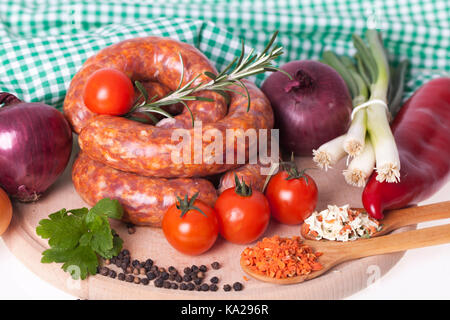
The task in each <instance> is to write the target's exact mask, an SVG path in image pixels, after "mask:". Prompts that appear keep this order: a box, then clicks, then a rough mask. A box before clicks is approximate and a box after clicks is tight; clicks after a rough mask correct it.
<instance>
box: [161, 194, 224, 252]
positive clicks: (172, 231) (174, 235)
mask: <svg viewBox="0 0 450 320" xmlns="http://www.w3.org/2000/svg"><path fill="white" fill-rule="evenodd" d="M195 198H196V196H194V197H192V199H194V200H193V201H192V199H191V200H190V201H187V198H185V200H182V201H181V202H182V204H181V208H180V209H179V208H177V204H174V205H172V206H171V207H169V209H168V210H167V212H166V214H165V215H164V218H163V220H162V229H163V232H164V235H165V237H166V239H167V241H168V242H169V243H170V244H171V245H172V247H174V248H175V249H177V250H178V251H180V252H182V253H185V254H189V255H199V254H202V253H204V252H206V251H207V250H209V249H210V248H211V247H212V246H213V244H214V243H215V242H216V239H217V237H218V235H219V226H218V223H217V216H216V212H215V211H214V209H213V208H211V207H210V206H208V205H207V204H205V203H204V202H203V201H201V200H196V199H195ZM184 201H185V203H183V202H184ZM178 205H179V203H178ZM198 209H199V210H200V211H201V212H200V211H199V210H198Z"/></svg>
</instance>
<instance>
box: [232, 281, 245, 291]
mask: <svg viewBox="0 0 450 320" xmlns="http://www.w3.org/2000/svg"><path fill="white" fill-rule="evenodd" d="M242 288H243V286H242V283H240V282H235V283H233V289H234V290H235V291H241V290H242Z"/></svg>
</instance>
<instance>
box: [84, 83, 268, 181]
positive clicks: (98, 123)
mask: <svg viewBox="0 0 450 320" xmlns="http://www.w3.org/2000/svg"><path fill="white" fill-rule="evenodd" d="M245 84H246V86H247V88H248V91H249V93H250V97H251V105H250V110H249V111H248V112H247V98H246V97H245V96H242V95H241V94H244V93H245V91H244V89H242V88H241V87H237V86H236V87H233V89H234V90H236V91H238V92H240V93H241V94H238V93H234V92H232V93H231V94H230V96H231V102H230V107H229V111H228V114H227V115H226V116H225V117H224V118H223V119H221V120H219V121H217V122H213V123H207V124H204V125H203V126H202V130H201V137H203V141H202V143H201V144H202V146H201V149H200V150H199V148H196V145H195V144H194V143H195V140H196V139H195V136H194V131H195V130H194V129H192V128H191V129H189V130H188V129H186V130H185V132H187V133H188V137H190V140H191V148H190V149H191V156H190V163H187V162H186V161H181V159H180V161H172V152H173V151H176V150H177V145H178V144H179V143H180V142H179V141H181V140H175V141H173V140H172V134H173V133H174V129H173V128H159V127H155V126H151V125H146V124H141V123H136V122H134V121H130V120H128V119H125V118H121V117H113V116H107V115H101V116H97V117H95V118H93V119H92V121H90V122H89V124H88V125H87V126H86V127H85V128H84V129H83V131H82V132H81V134H80V136H79V143H80V147H81V149H83V151H85V152H86V153H87V154H88V155H89V157H91V158H92V159H94V160H97V161H100V162H102V163H104V164H106V165H109V166H111V167H113V168H116V169H118V170H122V171H127V172H133V173H137V174H140V175H144V176H153V177H164V178H174V177H177V178H178V177H198V176H207V175H212V174H216V173H220V172H224V171H227V170H229V169H232V168H236V167H239V166H240V165H242V164H244V163H240V164H238V163H236V159H237V156H236V154H237V152H238V150H244V151H245V153H246V154H247V156H248V152H249V150H253V149H254V148H256V147H257V143H258V142H257V140H255V139H253V141H252V140H251V139H245V138H243V139H230V140H229V141H228V142H229V143H228V145H227V141H226V140H227V139H226V135H227V132H228V133H230V132H234V133H235V134H236V135H241V136H242V135H243V134H244V133H245V132H246V131H247V129H254V130H255V131H254V132H255V134H256V136H258V129H271V128H272V127H273V113H272V109H271V106H270V103H269V101H268V100H267V98H266V97H265V96H264V94H263V93H262V92H261V91H260V90H259V89H258V88H257V87H256V86H255V85H254V84H253V83H251V82H248V81H246V82H245ZM244 95H245V94H244ZM214 133H217V134H218V135H220V136H221V137H223V142H219V145H220V149H221V150H219V151H220V152H222V154H221V155H220V154H219V158H220V159H217V158H214V160H215V161H210V162H214V163H208V161H204V160H205V158H206V159H207V160H208V159H209V158H208V157H207V154H206V152H205V150H206V149H207V147H208V146H210V145H211V144H212V142H211V141H207V139H206V138H205V136H207V135H208V134H214ZM199 144H200V143H199ZM227 150H232V151H234V154H235V156H234V158H235V161H233V162H232V163H226V151H227ZM194 151H197V152H196V153H197V155H198V154H200V155H201V156H202V155H203V159H200V160H201V161H199V162H200V163H199V162H197V163H195V159H196V156H195V153H194ZM221 156H223V157H221Z"/></svg>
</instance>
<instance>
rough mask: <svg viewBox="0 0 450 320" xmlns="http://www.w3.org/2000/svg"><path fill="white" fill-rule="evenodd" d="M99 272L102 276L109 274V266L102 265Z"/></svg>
mask: <svg viewBox="0 0 450 320" xmlns="http://www.w3.org/2000/svg"><path fill="white" fill-rule="evenodd" d="M99 273H100V274H101V275H102V276H107V275H108V273H109V268H107V267H101V268H100V270H99Z"/></svg>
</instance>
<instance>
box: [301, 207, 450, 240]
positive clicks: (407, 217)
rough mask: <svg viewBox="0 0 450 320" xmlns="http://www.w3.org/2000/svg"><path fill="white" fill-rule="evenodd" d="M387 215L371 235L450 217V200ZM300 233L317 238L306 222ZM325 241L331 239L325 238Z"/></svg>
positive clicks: (310, 237)
mask: <svg viewBox="0 0 450 320" xmlns="http://www.w3.org/2000/svg"><path fill="white" fill-rule="evenodd" d="M353 210H357V211H361V212H363V211H364V209H360V208H357V209H353ZM385 216H386V217H385V218H384V219H382V220H380V222H381V224H382V229H381V230H380V231H378V232H376V233H374V234H373V235H372V236H371V237H378V236H382V235H385V234H388V233H389V232H391V231H393V230H396V229H398V228H401V227H406V226H410V225H413V224H417V223H420V222H426V221H432V220H439V219H446V218H450V201H445V202H438V203H433V204H429V205H425V206H420V207H417V206H415V207H409V208H404V209H397V210H390V211H387V212H386V213H385ZM300 233H301V235H302V237H303V238H305V239H309V240H316V238H315V237H313V236H311V235H310V234H308V233H307V232H306V224H305V223H303V224H302V226H301V228H300ZM358 240H360V239H358ZM316 241H317V240H316ZM323 241H329V240H326V239H323Z"/></svg>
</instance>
